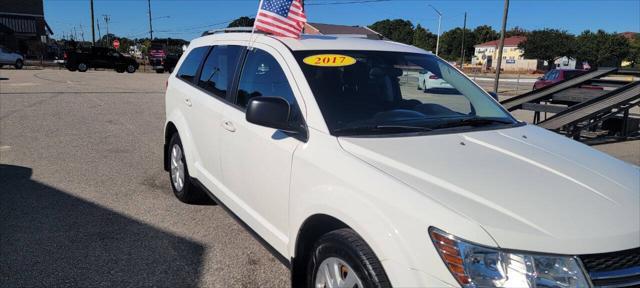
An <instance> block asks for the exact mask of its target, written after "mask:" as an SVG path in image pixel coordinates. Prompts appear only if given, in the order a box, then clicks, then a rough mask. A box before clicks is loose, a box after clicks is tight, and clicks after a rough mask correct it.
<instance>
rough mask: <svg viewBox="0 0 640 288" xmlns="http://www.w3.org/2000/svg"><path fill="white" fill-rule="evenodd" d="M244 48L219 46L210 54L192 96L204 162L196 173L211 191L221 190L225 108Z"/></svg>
mask: <svg viewBox="0 0 640 288" xmlns="http://www.w3.org/2000/svg"><path fill="white" fill-rule="evenodd" d="M243 51H244V47H243V46H236V45H217V46H213V47H211V49H210V51H208V53H207V55H205V57H206V58H204V59H205V60H204V64H203V65H202V68H201V72H200V73H199V75H198V77H197V79H196V81H195V84H196V86H195V87H194V89H195V90H197V91H194V92H193V93H192V94H191V95H190V96H191V102H192V105H193V106H192V108H191V115H190V116H189V117H190V123H191V124H192V125H191V129H192V133H193V138H194V143H195V146H196V149H197V150H198V153H199V156H200V159H199V160H200V161H199V162H198V163H196V166H195V167H196V169H198V170H199V173H200V175H201V176H204V177H200V178H202V179H200V180H201V181H202V182H203V183H205V184H207V187H210V189H213V188H212V187H216V188H217V187H220V186H221V168H220V151H221V148H220V137H221V136H224V135H226V134H227V133H225V132H226V131H225V130H223V127H222V114H223V108H224V106H228V105H230V104H229V103H228V101H227V97H228V96H229V95H228V94H229V90H230V89H231V87H232V82H233V79H234V76H235V74H236V70H237V68H238V65H239V61H240V58H241V54H242V53H243Z"/></svg>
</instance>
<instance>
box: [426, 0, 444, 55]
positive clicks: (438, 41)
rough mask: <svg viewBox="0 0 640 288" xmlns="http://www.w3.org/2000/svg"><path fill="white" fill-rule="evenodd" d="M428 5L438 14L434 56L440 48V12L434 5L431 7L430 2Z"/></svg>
mask: <svg viewBox="0 0 640 288" xmlns="http://www.w3.org/2000/svg"><path fill="white" fill-rule="evenodd" d="M429 7H431V8H432V9H433V10H434V11H436V13H437V14H438V37H437V38H436V56H438V49H439V48H440V25H441V24H442V13H440V11H438V9H436V7H433V6H432V5H431V4H429Z"/></svg>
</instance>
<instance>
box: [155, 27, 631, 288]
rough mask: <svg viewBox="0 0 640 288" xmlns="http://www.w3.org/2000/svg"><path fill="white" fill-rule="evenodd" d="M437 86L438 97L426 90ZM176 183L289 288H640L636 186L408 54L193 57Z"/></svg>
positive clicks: (276, 51) (213, 43)
mask: <svg viewBox="0 0 640 288" xmlns="http://www.w3.org/2000/svg"><path fill="white" fill-rule="evenodd" d="M425 74H430V75H433V76H434V77H437V79H441V81H442V82H443V84H442V85H440V87H441V88H442V89H430V90H427V91H425V90H424V89H422V90H419V89H418V87H419V86H418V85H420V84H419V79H422V78H424V77H422V76H421V75H425ZM445 84H446V85H445ZM165 169H166V170H167V171H169V173H170V178H171V186H172V189H173V191H174V193H175V195H176V196H177V198H178V199H180V200H181V201H183V202H187V203H189V202H195V201H198V199H200V197H202V195H208V196H210V197H212V198H213V199H214V200H215V201H216V202H218V203H219V204H220V205H221V206H222V207H224V208H226V209H227V210H228V211H229V212H230V213H231V214H233V215H234V216H236V218H237V219H239V220H240V222H241V223H242V224H244V226H246V227H247V228H248V229H249V231H250V232H252V233H253V234H254V235H255V236H257V238H258V239H259V240H261V243H263V244H265V246H266V247H267V248H268V250H270V251H271V252H273V253H274V255H276V257H277V258H278V259H280V260H281V261H282V262H283V263H284V264H285V265H286V266H287V267H289V268H290V269H291V274H292V286H293V287H349V288H352V287H359V288H361V287H599V286H601V287H631V286H635V287H637V285H640V169H638V167H636V166H632V165H630V164H627V163H625V162H622V161H619V160H616V159H614V158H612V157H610V156H608V155H605V154H603V153H600V152H598V151H596V150H594V149H591V148H589V147H588V146H585V145H583V144H580V143H578V142H575V141H573V140H570V139H568V138H566V137H563V136H561V135H558V134H554V133H551V132H548V131H546V130H544V129H541V128H538V127H536V126H533V125H530V124H525V123H523V122H519V121H517V120H516V119H514V118H513V117H512V116H511V115H510V114H509V113H508V112H506V111H505V109H503V108H502V107H501V106H500V104H499V103H498V102H496V101H495V100H494V99H493V98H492V97H491V96H490V95H489V94H487V93H486V92H485V91H484V90H483V89H481V88H480V87H479V86H478V85H476V84H475V83H474V82H472V81H471V80H469V78H467V77H466V76H465V75H464V74H462V73H460V71H458V70H457V69H456V68H454V67H452V66H451V65H449V64H448V63H446V62H445V61H443V60H441V59H440V58H438V57H437V56H434V55H432V54H431V53H429V52H426V51H424V50H421V49H418V48H416V47H413V46H409V45H404V44H399V43H394V42H389V41H383V40H372V39H360V38H356V37H331V36H302V37H301V38H300V39H292V38H281V37H272V36H268V35H263V34H255V35H251V34H250V33H210V35H205V36H203V37H200V38H198V39H196V40H194V41H192V42H191V44H190V46H189V48H188V50H187V51H186V52H185V53H184V55H183V56H182V57H181V59H180V61H179V63H178V66H177V67H176V70H175V71H174V72H173V73H172V74H171V76H170V77H169V80H168V83H167V92H166V125H165ZM202 225H206V223H202Z"/></svg>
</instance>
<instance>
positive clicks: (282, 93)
mask: <svg viewBox="0 0 640 288" xmlns="http://www.w3.org/2000/svg"><path fill="white" fill-rule="evenodd" d="M245 58H246V59H245V61H244V64H243V68H242V71H241V75H240V77H239V82H238V85H237V86H238V88H237V93H236V95H237V97H236V99H235V101H234V103H233V105H232V106H225V109H224V119H223V120H222V125H223V127H224V129H225V131H224V132H225V133H223V136H222V137H221V146H222V148H221V152H220V157H221V158H220V159H221V162H220V163H221V165H222V167H221V169H222V175H223V181H224V185H225V187H224V192H225V194H226V195H227V197H228V198H230V199H231V200H232V202H233V203H232V204H231V205H233V207H231V208H232V210H234V212H236V214H238V215H239V216H240V218H242V219H243V220H244V221H245V222H246V223H247V224H248V225H249V226H250V227H251V228H252V229H253V230H255V231H256V232H257V233H258V234H259V235H260V236H262V237H263V238H264V239H265V240H267V242H268V243H270V244H271V245H272V246H273V247H274V248H275V249H276V250H277V251H279V252H280V253H281V254H282V255H287V251H286V247H287V244H288V240H289V239H288V236H287V235H288V230H287V229H288V219H289V218H288V211H289V209H288V208H289V182H290V175H291V161H292V157H293V153H294V151H295V149H296V148H297V147H298V145H300V144H302V143H303V142H302V141H301V140H298V139H296V138H294V137H292V135H288V134H286V133H284V132H282V131H279V130H276V129H272V128H267V127H263V126H258V125H255V124H251V123H249V122H247V121H246V119H245V110H246V107H247V104H248V102H249V100H250V99H251V98H253V97H259V96H274V97H282V98H284V99H285V100H286V101H287V102H289V104H290V105H291V107H292V113H294V114H295V115H296V116H295V117H293V118H294V121H296V122H297V121H300V122H299V123H302V122H303V119H302V115H303V114H302V113H301V112H300V111H301V110H300V108H299V105H298V102H297V101H296V96H295V95H296V94H299V91H298V90H297V87H296V86H295V85H291V83H295V82H294V80H293V76H292V74H291V72H290V71H288V67H287V66H286V62H285V60H284V58H283V57H282V56H281V55H280V54H279V53H278V52H277V51H276V50H275V49H273V48H271V47H269V46H266V45H260V44H255V45H254V48H252V49H251V50H248V51H247V53H246V57H245ZM297 98H298V99H302V98H301V97H299V96H298V97H297ZM231 205H229V206H231Z"/></svg>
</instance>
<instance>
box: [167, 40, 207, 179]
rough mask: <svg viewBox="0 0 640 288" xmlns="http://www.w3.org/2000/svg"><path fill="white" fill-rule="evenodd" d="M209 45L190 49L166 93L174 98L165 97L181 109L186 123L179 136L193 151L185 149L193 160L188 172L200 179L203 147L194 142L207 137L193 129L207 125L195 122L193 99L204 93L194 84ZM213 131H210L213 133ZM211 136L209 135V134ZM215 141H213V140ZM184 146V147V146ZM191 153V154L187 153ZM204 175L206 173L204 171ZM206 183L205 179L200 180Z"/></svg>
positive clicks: (172, 104) (187, 155) (197, 118)
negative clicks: (169, 89) (189, 144)
mask: <svg viewBox="0 0 640 288" xmlns="http://www.w3.org/2000/svg"><path fill="white" fill-rule="evenodd" d="M209 49H210V47H209V46H204V47H196V48H193V49H191V50H190V51H189V52H188V53H189V54H187V55H186V58H185V59H184V60H183V61H182V64H181V65H180V68H179V70H178V71H177V72H176V74H175V77H176V78H177V81H173V82H172V83H173V85H172V86H171V87H170V88H171V89H172V92H173V93H172V94H167V95H175V97H174V99H173V100H172V99H169V98H167V101H174V103H171V104H169V103H168V104H167V105H168V106H169V105H171V106H175V107H179V108H178V110H179V111H181V112H182V113H181V114H182V117H184V118H185V119H184V120H185V121H184V122H185V123H187V124H188V126H187V127H186V129H185V130H183V131H180V137H181V138H183V140H182V141H183V143H184V142H186V141H189V140H191V141H190V143H194V144H193V148H194V150H193V151H185V156H186V157H187V159H190V160H192V161H193V163H190V164H193V167H189V169H190V170H189V173H190V174H191V176H192V177H195V178H198V179H200V178H201V176H200V175H202V174H203V173H202V172H203V169H202V162H201V159H200V156H199V155H200V150H199V148H201V147H203V145H198V146H196V144H197V143H198V142H199V141H203V140H202V139H201V138H202V137H207V135H202V134H199V133H196V132H195V131H196V130H197V131H202V130H203V129H198V127H197V126H199V125H208V124H207V123H202V122H199V123H198V122H195V121H198V120H200V119H199V117H197V116H196V115H195V110H196V109H194V105H193V99H194V98H195V99H200V98H202V97H203V96H201V95H199V94H204V92H203V91H201V90H200V89H198V88H197V86H196V79H197V78H196V77H197V76H198V71H199V69H200V67H201V65H202V61H204V57H206V56H207V53H208V52H209ZM213 132H214V131H211V133H213ZM209 137H211V136H209ZM187 139H189V140H187ZM214 142H215V141H214ZM185 148H186V147H185ZM215 148H217V147H211V149H215ZM189 153H191V154H189ZM205 175H206V173H205ZM202 182H203V183H205V184H206V181H202Z"/></svg>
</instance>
